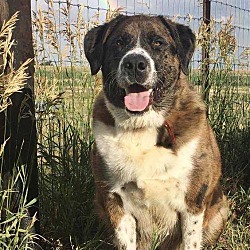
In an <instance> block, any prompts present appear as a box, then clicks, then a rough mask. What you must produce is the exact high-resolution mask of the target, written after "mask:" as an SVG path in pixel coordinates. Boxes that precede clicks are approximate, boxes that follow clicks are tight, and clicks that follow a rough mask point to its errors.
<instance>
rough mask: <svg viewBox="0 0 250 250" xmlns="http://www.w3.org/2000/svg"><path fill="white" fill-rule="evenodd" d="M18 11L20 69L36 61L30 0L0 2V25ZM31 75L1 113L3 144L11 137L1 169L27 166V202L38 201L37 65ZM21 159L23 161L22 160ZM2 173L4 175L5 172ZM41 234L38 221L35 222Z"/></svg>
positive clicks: (0, 140)
mask: <svg viewBox="0 0 250 250" xmlns="http://www.w3.org/2000/svg"><path fill="white" fill-rule="evenodd" d="M17 11H19V17H18V18H19V21H18V22H17V24H16V28H15V30H14V32H13V39H14V40H15V45H14V46H13V51H14V58H15V60H14V68H18V67H19V66H20V65H21V64H22V63H23V62H24V61H26V60H27V59H28V58H34V51H33V44H32V26H31V25H32V23H31V1H30V0H18V1H17V0H0V26H1V25H2V23H3V21H4V20H8V19H9V18H10V17H11V16H12V15H13V14H14V13H16V12H17ZM27 73H28V74H29V76H30V78H29V80H28V81H27V85H26V86H25V88H24V89H22V91H20V92H18V93H14V94H13V95H12V96H11V97H10V98H11V101H12V104H11V105H9V107H8V108H7V112H5V113H3V112H2V113H0V128H4V129H2V130H1V129H0V144H2V143H3V138H4V135H3V133H5V138H10V139H9V140H8V142H7V144H6V146H5V149H4V154H3V162H2V164H3V166H2V170H3V172H5V173H10V174H11V173H12V172H13V169H14V168H15V167H16V164H17V163H18V162H21V163H20V164H22V165H25V166H26V173H27V175H28V180H29V181H28V183H27V186H26V187H25V188H26V189H27V191H28V200H29V201H30V200H32V199H33V198H38V172H37V150H36V146H37V137H36V123H35V105H34V63H31V64H30V65H29V68H28V72H27ZM20 158H21V159H20ZM2 174H3V173H2ZM29 213H30V216H33V215H34V214H35V213H37V215H38V202H37V203H36V204H35V205H34V206H33V207H31V208H30V209H29ZM35 229H36V232H37V233H39V221H37V222H36V223H35Z"/></svg>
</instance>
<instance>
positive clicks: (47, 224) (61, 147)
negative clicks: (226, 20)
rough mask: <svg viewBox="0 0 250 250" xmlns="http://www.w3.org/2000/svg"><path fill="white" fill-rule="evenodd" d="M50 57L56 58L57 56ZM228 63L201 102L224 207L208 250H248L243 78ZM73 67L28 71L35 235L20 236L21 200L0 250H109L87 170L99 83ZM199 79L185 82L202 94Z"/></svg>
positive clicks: (249, 80) (247, 83)
mask: <svg viewBox="0 0 250 250" xmlns="http://www.w3.org/2000/svg"><path fill="white" fill-rule="evenodd" d="M215 36H216V34H215ZM50 39H52V38H50ZM39 41H41V40H39ZM53 42H54V41H53ZM37 43H38V42H37ZM38 44H39V43H38ZM54 53H58V57H59V58H60V57H61V55H60V51H59V50H57V51H54ZM231 55H232V53H231V54H230V53H229V54H228V57H230V56H231ZM218 56H220V55H218ZM232 58H233V56H232V57H230V58H229V59H230V60H225V58H224V59H223V60H224V63H225V62H226V66H227V67H224V66H223V67H221V65H222V63H221V61H220V60H217V62H218V63H217V64H216V63H215V64H214V67H213V68H212V69H211V71H210V75H209V80H210V85H209V89H208V90H207V91H208V92H209V98H208V99H206V102H207V105H208V107H209V109H208V114H209V117H208V119H209V121H210V123H211V125H212V127H213V129H214V131H215V133H216V137H217V140H218V142H219V146H220V149H221V154H222V163H223V178H222V185H223V188H224V192H225V193H226V194H227V196H228V199H229V204H230V217H229V220H228V222H227V226H226V229H225V231H224V233H223V234H222V235H221V237H220V240H219V242H218V244H217V246H215V247H214V248H213V249H216V250H222V249H223V250H230V249H232V250H247V249H250V182H249V179H250V151H249V149H250V115H249V111H250V102H249V100H250V91H249V90H250V72H249V71H247V70H246V71H244V72H240V71H234V70H233V67H232V64H233V61H232V60H231V59H232ZM75 60H76V59H75V57H72V58H71V61H70V63H69V65H67V66H65V65H64V64H63V63H58V64H55V65H52V66H45V65H41V64H39V63H37V65H36V73H35V86H36V87H35V95H36V119H37V132H38V169H39V190H40V195H39V202H40V211H41V218H40V219H41V235H36V234H35V233H34V232H33V231H32V227H31V226H30V227H26V228H25V230H24V229H23V228H22V227H21V226H20V225H21V223H20V221H21V220H22V218H23V217H24V216H26V210H27V207H28V206H30V205H31V204H27V201H26V200H25V198H24V199H23V200H22V204H20V209H19V211H18V213H17V214H11V216H12V217H11V218H12V219H11V220H10V221H7V222H8V223H7V222H1V223H0V226H4V225H7V224H8V230H5V233H2V232H0V249H2V248H3V249H10V250H14V249H20V250H23V249H29V247H33V245H36V243H35V242H38V243H39V244H40V245H41V246H42V248H43V249H56V250H60V249H78V250H94V249H100V250H105V249H107V250H111V249H113V247H112V243H111V240H110V239H107V238H105V236H104V232H105V229H104V227H103V225H102V223H101V222H99V221H98V220H97V218H96V216H95V212H94V208H93V197H94V185H93V176H92V173H91V169H90V150H91V147H92V144H93V140H94V138H93V135H92V128H91V122H92V118H91V112H92V103H93V100H94V97H95V96H96V94H97V93H98V91H99V90H100V88H101V75H98V76H97V77H92V76H90V74H89V70H88V66H87V65H86V64H85V63H82V64H81V65H79V64H76V61H75ZM37 61H38V60H37ZM75 65H79V66H75ZM200 72H201V71H200V69H198V70H197V69H195V70H191V72H190V81H191V82H192V83H193V84H194V85H195V86H196V88H197V91H199V92H200V93H201V94H203V92H204V89H203V88H202V86H201V83H202V75H201V73H200ZM17 174H20V173H17ZM14 187H15V183H14V182H13V186H11V187H10V189H9V191H8V192H7V193H4V195H3V194H2V193H1V194H2V196H1V198H2V199H0V201H2V202H1V204H0V206H1V207H2V206H3V204H4V201H5V199H7V198H6V197H7V196H8V194H9V193H11V192H12V191H13V190H14ZM1 192H2V191H1ZM24 197H25V195H24ZM1 207H0V208H1ZM14 232H15V233H14ZM1 247H2V248H1ZM37 248H38V249H40V248H39V247H37ZM154 249H155V248H154V247H153V246H152V250H154Z"/></svg>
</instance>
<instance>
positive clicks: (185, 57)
mask: <svg viewBox="0 0 250 250" xmlns="http://www.w3.org/2000/svg"><path fill="white" fill-rule="evenodd" d="M160 19H161V21H162V22H163V24H164V25H165V26H166V28H167V29H168V30H169V31H170V34H171V36H172V38H173V39H174V41H175V43H176V50H177V55H178V57H179V60H180V63H181V69H182V71H183V73H184V74H185V75H187V74H188V65H189V62H190V60H191V58H192V56H193V53H194V49H195V35H194V33H193V32H192V30H191V29H190V28H189V27H188V26H185V25H182V24H179V23H174V22H172V21H171V20H169V19H166V18H164V17H163V16H160Z"/></svg>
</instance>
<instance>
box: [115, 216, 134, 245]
mask: <svg viewBox="0 0 250 250" xmlns="http://www.w3.org/2000/svg"><path fill="white" fill-rule="evenodd" d="M115 233H116V242H117V245H118V249H119V250H136V222H135V219H134V217H133V216H132V215H130V214H125V215H124V216H123V217H122V218H121V220H120V223H119V225H118V227H117V228H116V230H115Z"/></svg>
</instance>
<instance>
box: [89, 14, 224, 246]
mask: <svg viewBox="0 0 250 250" xmlns="http://www.w3.org/2000/svg"><path fill="white" fill-rule="evenodd" d="M84 46H85V53H86V57H87V59H88V61H89V63H90V67H91V72H92V74H93V75H95V74H97V72H98V71H99V70H100V69H101V70H102V75H103V90H102V91H101V93H100V94H99V95H98V97H97V98H96V101H95V104H94V111H93V121H94V122H93V126H94V135H95V145H94V149H93V158H92V167H93V173H94V177H95V183H96V205H97V209H98V212H99V215H100V217H101V218H102V219H103V220H104V221H105V222H106V224H107V226H108V227H109V228H110V229H111V231H112V233H113V236H114V242H115V244H116V246H117V247H118V249H126V250H135V249H138V250H147V249H151V246H152V244H153V241H155V239H157V240H158V249H161V250H167V249H169V250H176V249H185V250H187V249H201V248H202V246H203V245H212V244H214V243H215V242H216V241H217V239H218V237H219V235H220V234H221V232H222V229H223V226H224V224H225V221H226V220H227V213H228V207H227V201H226V198H225V196H224V195H223V193H222V190H221V188H220V183H219V179H220V176H221V161H220V152H219V149H218V146H217V143H216V140H215V137H214V134H213V131H212V129H211V127H210V125H209V123H208V121H207V119H206V107H205V104H204V102H203V101H202V99H201V97H200V96H199V95H198V94H197V93H196V91H195V90H194V89H193V87H192V86H191V85H190V84H189V83H188V81H187V74H188V65H189V62H190V60H191V57H192V55H193V52H194V46H195V36H194V34H193V33H192V31H191V30H190V29H189V28H188V27H186V26H184V25H181V24H177V23H174V22H172V21H170V20H167V19H165V18H164V17H163V16H155V17H149V16H145V15H138V16H123V15H119V16H118V17H116V18H115V19H113V20H112V21H110V22H109V23H106V24H104V25H101V26H98V27H96V28H93V29H92V30H90V31H89V32H88V33H87V35H86V37H85V41H84Z"/></svg>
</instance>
